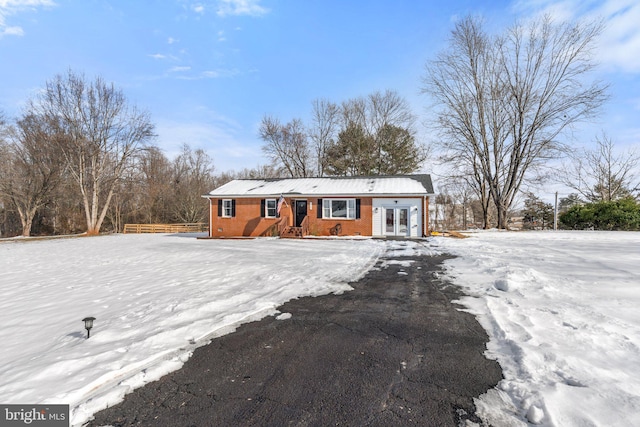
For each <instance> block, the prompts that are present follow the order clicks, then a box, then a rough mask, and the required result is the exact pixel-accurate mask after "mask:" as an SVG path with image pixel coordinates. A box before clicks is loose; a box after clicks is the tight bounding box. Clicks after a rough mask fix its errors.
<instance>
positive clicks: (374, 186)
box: [209, 175, 433, 197]
mask: <svg viewBox="0 0 640 427" xmlns="http://www.w3.org/2000/svg"><path fill="white" fill-rule="evenodd" d="M432 193H433V188H432V184H431V178H430V177H429V176H428V175H407V176H388V177H379V176H378V177H331V178H329V177H321V178H284V179H237V180H233V181H230V182H228V183H226V184H224V185H223V186H221V187H218V188H216V189H215V190H213V191H211V192H210V193H209V196H211V197H224V196H252V197H259V196H278V195H281V194H284V195H295V196H301V195H307V196H329V195H332V196H336V195H342V196H355V195H389V194H392V195H407V194H413V195H419V196H423V195H427V194H432Z"/></svg>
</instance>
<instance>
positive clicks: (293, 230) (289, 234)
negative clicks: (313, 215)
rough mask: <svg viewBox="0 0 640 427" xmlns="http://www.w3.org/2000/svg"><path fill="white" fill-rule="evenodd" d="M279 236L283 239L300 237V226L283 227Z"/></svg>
mask: <svg viewBox="0 0 640 427" xmlns="http://www.w3.org/2000/svg"><path fill="white" fill-rule="evenodd" d="M280 237H281V238H283V239H301V238H302V227H285V228H284V230H282V233H280Z"/></svg>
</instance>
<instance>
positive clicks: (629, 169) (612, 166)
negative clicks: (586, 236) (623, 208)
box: [560, 134, 640, 202]
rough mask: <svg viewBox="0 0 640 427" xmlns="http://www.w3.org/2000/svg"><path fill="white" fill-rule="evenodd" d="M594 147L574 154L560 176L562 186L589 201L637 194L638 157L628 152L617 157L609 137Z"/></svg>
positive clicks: (597, 139)
mask: <svg viewBox="0 0 640 427" xmlns="http://www.w3.org/2000/svg"><path fill="white" fill-rule="evenodd" d="M596 144H597V146H596V148H594V149H593V150H582V151H578V152H576V153H574V154H573V155H572V156H571V157H572V163H571V165H570V166H565V168H564V173H563V174H562V176H561V177H560V180H561V182H562V183H563V184H565V185H566V186H568V187H569V188H571V189H573V190H575V191H577V192H578V193H579V194H580V195H581V196H582V197H584V198H585V199H586V200H588V201H590V202H602V201H604V202H611V201H614V200H618V199H621V198H624V197H627V196H630V195H633V193H634V192H635V193H637V192H638V191H640V182H639V180H638V178H637V176H636V173H637V167H638V164H640V154H638V153H637V152H636V151H633V150H629V151H627V152H625V153H620V154H616V150H615V146H614V143H613V141H612V140H611V138H609V137H607V135H606V134H603V135H602V136H601V137H597V138H596Z"/></svg>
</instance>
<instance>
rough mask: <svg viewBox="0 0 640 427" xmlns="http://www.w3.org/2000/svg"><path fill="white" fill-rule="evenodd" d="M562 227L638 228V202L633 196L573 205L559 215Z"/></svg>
mask: <svg viewBox="0 0 640 427" xmlns="http://www.w3.org/2000/svg"><path fill="white" fill-rule="evenodd" d="M559 220H560V224H561V225H562V226H563V227H564V228H569V229H573V230H580V229H586V228H593V229H595V230H640V204H638V202H637V201H636V200H635V199H634V198H633V197H626V198H624V199H619V200H614V201H611V202H596V203H587V204H585V205H583V206H573V207H571V208H570V209H569V210H568V211H567V212H565V213H563V214H562V215H560V218H559Z"/></svg>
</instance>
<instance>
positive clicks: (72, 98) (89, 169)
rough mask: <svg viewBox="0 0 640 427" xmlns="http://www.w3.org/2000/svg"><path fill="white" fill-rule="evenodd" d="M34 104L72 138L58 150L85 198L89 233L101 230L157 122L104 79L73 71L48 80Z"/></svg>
mask: <svg viewBox="0 0 640 427" xmlns="http://www.w3.org/2000/svg"><path fill="white" fill-rule="evenodd" d="M33 106H34V108H35V109H36V110H37V111H39V112H40V114H42V115H44V116H45V117H47V118H49V119H50V120H54V121H56V122H58V123H60V125H61V128H62V131H63V133H65V134H66V135H67V136H68V138H66V139H65V143H64V144H61V146H60V148H61V149H62V152H63V154H64V156H65V160H66V162H67V166H68V171H69V173H71V175H72V176H73V178H74V179H75V181H76V183H77V185H78V189H79V190H80V194H81V196H82V202H83V207H84V212H85V219H86V224H87V234H98V233H99V232H100V227H101V226H102V222H103V221H104V218H105V215H106V213H107V210H108V208H109V205H110V203H111V199H112V197H113V195H114V192H115V189H116V188H117V185H118V181H119V180H121V179H122V177H123V175H124V173H125V170H126V169H127V168H128V167H131V165H132V164H133V162H132V160H133V158H134V157H135V156H136V155H137V154H138V153H139V152H140V150H141V149H142V148H143V147H144V146H145V144H147V143H148V142H149V141H150V140H151V139H152V137H153V136H154V134H153V130H154V125H153V124H152V122H151V120H150V118H149V116H148V114H147V113H146V112H141V111H139V110H137V109H136V108H135V107H132V106H130V105H129V104H128V103H127V100H126V98H125V96H124V94H123V93H122V91H120V90H118V89H116V88H115V87H114V85H113V84H108V83H106V82H105V81H104V80H103V79H102V78H100V77H98V78H96V79H95V80H94V81H93V82H88V81H87V80H86V79H85V77H84V76H83V75H81V74H77V73H74V72H73V71H71V70H70V71H69V72H68V73H67V74H66V75H64V76H62V75H58V76H56V77H55V78H54V79H53V80H51V81H49V82H47V84H46V87H45V90H44V92H43V93H42V94H41V96H40V98H39V100H38V102H37V103H34V104H33Z"/></svg>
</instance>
